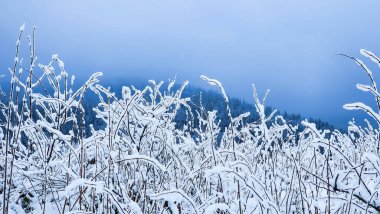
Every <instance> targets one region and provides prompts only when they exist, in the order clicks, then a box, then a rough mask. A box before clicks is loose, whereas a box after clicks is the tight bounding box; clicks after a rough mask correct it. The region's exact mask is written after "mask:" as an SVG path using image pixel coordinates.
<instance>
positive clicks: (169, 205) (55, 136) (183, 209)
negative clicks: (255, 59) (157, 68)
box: [0, 27, 380, 213]
mask: <svg viewBox="0 0 380 214" xmlns="http://www.w3.org/2000/svg"><path fill="white" fill-rule="evenodd" d="M23 32H24V27H22V28H21V29H20V36H19V38H18V40H17V43H16V56H15V61H14V64H13V67H11V68H10V69H9V74H10V85H9V86H10V89H9V93H8V94H7V95H6V96H5V95H4V94H1V97H0V100H1V102H0V121H1V122H0V147H1V149H0V171H1V176H2V177H1V180H0V181H1V187H0V193H1V197H0V204H1V208H0V209H1V211H2V212H3V213H294V212H297V213H325V212H331V213H355V212H356V213H365V212H367V211H368V212H372V213H374V212H380V200H379V194H378V193H379V182H380V176H379V173H380V158H379V145H380V140H379V136H380V135H379V130H378V129H376V128H374V127H372V126H371V125H370V123H369V122H368V126H367V127H361V126H358V125H356V124H355V122H354V121H353V122H351V123H350V124H349V126H348V130H347V133H341V132H339V131H329V130H318V129H316V126H315V124H313V123H309V122H308V121H306V120H305V121H303V122H302V123H301V124H299V125H296V126H293V125H291V124H289V123H287V121H285V120H284V118H283V117H281V116H280V115H277V114H276V112H272V113H271V114H265V111H264V109H265V100H266V97H267V94H265V96H264V99H262V100H261V99H260V98H259V95H258V93H257V91H256V88H255V87H254V86H253V97H254V102H255V108H256V111H257V113H258V115H259V119H258V120H257V121H255V122H252V123H249V122H247V121H246V120H245V119H246V118H247V117H248V116H249V113H245V114H241V115H239V116H237V117H233V116H232V114H231V109H230V105H229V98H228V96H227V94H226V92H225V91H224V89H223V86H222V84H221V83H220V82H219V81H217V80H214V79H211V78H208V77H206V76H201V78H202V79H204V80H205V81H206V82H208V83H209V84H211V85H215V86H216V87H218V88H219V89H220V90H221V92H222V95H223V97H224V99H225V102H226V104H227V105H226V106H227V108H226V110H225V111H226V112H227V115H228V118H229V121H228V124H229V125H228V126H227V127H226V128H225V129H223V130H222V129H221V127H220V121H219V120H218V118H217V117H216V112H215V111H208V112H206V111H205V110H204V108H203V107H202V103H201V104H200V106H199V109H198V110H197V111H196V112H197V113H196V114H195V115H193V114H192V111H190V109H189V108H190V105H189V102H191V99H190V98H187V97H182V95H181V94H182V91H183V90H184V88H185V87H186V85H187V82H185V83H183V84H182V85H181V87H179V89H178V90H174V91H173V90H172V86H173V85H174V84H175V82H174V81H173V82H171V83H170V84H169V86H168V88H167V89H166V90H163V89H162V87H163V86H162V82H159V83H156V82H155V81H150V84H149V85H148V86H146V87H145V88H144V89H143V90H138V89H136V88H134V87H127V86H125V87H123V88H121V89H119V90H121V94H122V96H121V97H117V96H115V92H114V91H111V90H110V89H107V88H104V87H103V86H102V85H101V84H100V83H99V78H100V77H101V76H102V74H101V73H95V74H94V75H92V76H91V77H90V78H89V79H88V80H87V81H86V82H85V83H84V84H83V85H82V86H80V87H75V84H74V79H75V78H74V77H73V76H69V74H68V73H67V72H66V70H65V65H64V63H63V61H62V60H61V59H60V58H59V57H58V55H53V57H52V60H51V61H50V62H49V63H48V64H38V63H37V57H36V56H35V47H34V30H33V35H32V37H29V41H30V42H29V49H30V57H29V61H28V60H25V61H28V62H27V63H25V61H24V60H23V59H22V58H21V57H20V54H19V50H20V45H21V43H20V39H21V35H22V33H23ZM361 53H362V54H363V55H364V56H366V57H369V58H370V59H371V60H372V61H374V62H375V63H378V64H379V65H380V63H379V62H380V60H379V58H378V57H376V56H375V55H374V54H373V53H371V52H369V51H366V50H362V51H361ZM352 59H354V60H355V61H356V62H357V63H358V64H359V65H360V66H361V67H362V68H363V69H364V71H365V72H366V74H367V75H368V76H369V78H370V81H371V83H370V85H361V84H358V85H357V87H358V89H360V90H362V91H367V92H371V93H372V94H373V95H374V96H375V99H376V102H377V104H378V106H379V109H380V104H379V103H380V101H379V99H380V94H379V92H378V89H377V87H376V83H375V81H374V78H373V76H372V72H371V71H370V70H369V69H368V68H367V67H366V66H365V65H364V64H363V63H362V62H361V61H359V60H357V59H355V58H353V57H352ZM1 78H3V77H1ZM1 81H5V80H4V79H1ZM1 84H2V85H4V84H6V83H4V82H2V83H1ZM164 91H165V92H164ZM86 93H87V94H92V95H96V96H97V98H98V100H99V102H98V105H97V106H96V107H95V108H94V109H93V111H94V112H95V113H96V117H97V118H98V119H99V120H101V121H102V122H103V123H104V124H105V125H104V126H102V127H101V128H99V127H94V126H93V125H92V124H87V121H85V114H86V112H85V111H84V109H85V108H84V107H83V102H85V94H86ZM344 107H345V108H346V109H349V110H352V109H361V110H364V111H366V112H367V113H368V114H369V115H370V116H371V117H373V118H374V119H375V121H376V122H377V123H378V124H379V123H380V116H379V111H375V110H373V109H372V108H371V107H369V106H367V105H365V104H363V103H353V104H347V105H345V106H344ZM180 109H185V110H187V117H188V122H187V124H185V125H184V126H182V127H181V128H178V127H177V128H176V124H175V122H174V121H175V120H174V118H175V116H176V115H177V113H178V111H179V110H180ZM194 118H197V119H198V121H199V123H197V126H195V125H194V123H193V120H194ZM378 124H377V125H378ZM299 127H302V129H301V128H299ZM88 130H90V131H88Z"/></svg>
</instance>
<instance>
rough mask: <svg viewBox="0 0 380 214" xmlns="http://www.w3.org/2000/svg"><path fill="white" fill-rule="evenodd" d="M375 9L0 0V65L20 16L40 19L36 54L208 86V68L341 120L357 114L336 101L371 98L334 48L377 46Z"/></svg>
mask: <svg viewBox="0 0 380 214" xmlns="http://www.w3.org/2000/svg"><path fill="white" fill-rule="evenodd" d="M379 11H380V1H378V0H365V1H357V0H335V1H331V0H318V1H307V0H297V1H296V0H287V1H281V0H276V1H275V0H250V1H237V0H234V1H222V0H215V1H207V0H200V1H179V0H169V1H159V0H151V1H144V0H141V1H126V0H123V1H122V0H120V1H112V0H110V1H97V0H91V1H90V0H87V1H80V0H54V1H51V0H46V1H36V0H28V1H25V0H12V1H1V2H0V71H1V73H5V72H6V69H7V68H8V67H9V66H10V65H11V63H12V62H13V57H14V45H15V41H16V37H17V34H18V28H19V26H20V25H21V24H22V23H24V22H25V23H26V31H27V33H30V32H31V29H32V26H33V25H36V26H37V55H38V56H39V62H40V63H47V62H48V61H49V60H50V58H51V55H52V54H55V53H57V54H58V55H59V56H60V57H61V58H62V59H63V60H64V62H65V65H66V67H67V69H68V71H69V72H70V73H72V74H75V75H77V76H81V77H86V76H88V75H90V74H91V73H92V72H96V71H103V72H104V74H105V77H106V78H107V79H118V80H122V79H124V78H125V79H139V80H148V79H152V78H154V79H156V80H168V79H169V78H173V77H175V76H177V79H178V80H185V79H188V80H190V82H191V83H192V84H193V85H196V86H201V87H205V86H206V84H205V83H203V82H202V81H201V80H200V79H199V76H200V75H201V74H205V75H208V76H210V77H212V78H217V79H219V80H220V81H221V82H222V83H223V84H224V85H225V88H226V90H227V92H228V93H229V94H230V95H231V96H235V97H240V98H243V99H246V100H252V98H251V97H252V93H251V92H252V90H251V84H252V83H254V84H255V85H256V86H257V88H258V90H259V92H261V93H262V94H264V92H265V90H266V89H270V90H271V93H270V96H269V98H268V103H269V104H270V105H272V106H275V107H277V108H278V109H280V110H287V111H288V112H292V113H301V114H302V115H304V116H311V117H316V118H321V119H323V120H325V121H328V122H331V123H333V124H335V125H337V126H339V127H343V126H345V125H346V124H347V122H348V121H349V120H350V119H351V118H352V117H353V116H363V115H358V114H355V113H354V112H348V111H346V110H344V109H343V108H342V105H343V104H345V103H348V102H353V101H359V100H362V101H366V102H367V101H368V102H369V103H373V100H372V99H369V98H370V96H368V95H366V94H365V93H362V92H357V90H356V88H355V83H357V82H360V83H368V80H367V79H366V76H365V74H364V73H363V72H362V71H361V70H360V68H359V67H358V66H356V65H355V63H353V62H352V61H350V60H348V59H346V58H343V57H339V56H336V55H334V54H336V53H345V54H349V55H354V56H358V57H359V50H360V48H365V49H369V50H371V51H373V52H374V53H378V54H380V28H379V26H378V21H379V20H380V12H379ZM24 45H27V40H26V39H25V40H24ZM365 62H368V61H367V60H365ZM369 67H370V68H373V70H377V71H374V73H375V75H377V76H380V72H379V71H380V68H378V67H376V66H373V65H371V64H369Z"/></svg>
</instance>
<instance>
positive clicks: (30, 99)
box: [27, 26, 36, 119]
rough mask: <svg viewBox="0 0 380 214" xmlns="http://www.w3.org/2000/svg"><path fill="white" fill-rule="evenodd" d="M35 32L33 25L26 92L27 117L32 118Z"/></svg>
mask: <svg viewBox="0 0 380 214" xmlns="http://www.w3.org/2000/svg"><path fill="white" fill-rule="evenodd" d="M35 33H36V27H35V26H34V27H33V35H32V39H31V42H30V44H31V45H30V46H29V48H30V71H29V79H28V80H29V90H30V91H28V92H27V93H28V94H29V117H30V118H31V119H32V116H33V110H32V93H33V88H32V76H33V68H34V64H35V59H36V56H35V51H36V49H35Z"/></svg>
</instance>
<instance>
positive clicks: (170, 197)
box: [149, 189, 198, 213]
mask: <svg viewBox="0 0 380 214" xmlns="http://www.w3.org/2000/svg"><path fill="white" fill-rule="evenodd" d="M149 197H150V199H152V200H160V199H164V200H167V201H172V202H174V201H182V200H184V199H185V200H186V201H187V202H188V203H190V204H191V206H192V207H193V209H194V212H195V213H198V210H197V208H196V206H195V203H194V201H193V200H192V199H191V198H189V197H188V196H187V194H186V193H184V192H183V191H182V190H178V189H175V190H169V191H163V192H160V193H157V194H151V195H149Z"/></svg>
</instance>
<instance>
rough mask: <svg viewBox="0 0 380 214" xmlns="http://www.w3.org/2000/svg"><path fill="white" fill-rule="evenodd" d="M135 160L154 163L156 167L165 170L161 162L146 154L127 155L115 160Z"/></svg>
mask: <svg viewBox="0 0 380 214" xmlns="http://www.w3.org/2000/svg"><path fill="white" fill-rule="evenodd" d="M136 160H141V161H146V162H148V163H150V164H153V165H155V166H156V167H158V168H159V169H160V170H161V171H163V172H165V171H166V167H165V166H163V165H162V164H160V162H158V161H157V160H156V159H154V158H151V157H149V156H146V155H127V156H126V157H125V158H123V159H122V160H118V161H116V162H122V161H136Z"/></svg>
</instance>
